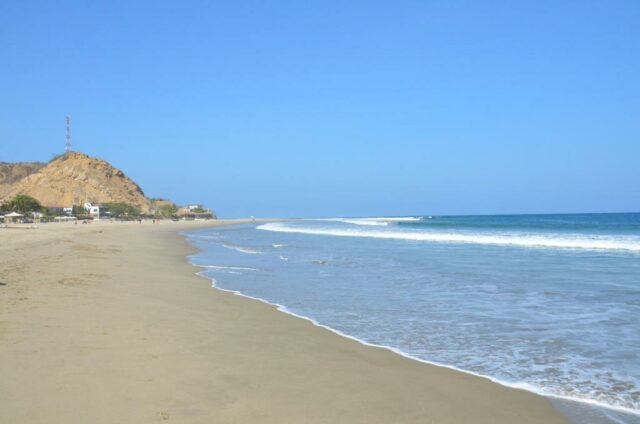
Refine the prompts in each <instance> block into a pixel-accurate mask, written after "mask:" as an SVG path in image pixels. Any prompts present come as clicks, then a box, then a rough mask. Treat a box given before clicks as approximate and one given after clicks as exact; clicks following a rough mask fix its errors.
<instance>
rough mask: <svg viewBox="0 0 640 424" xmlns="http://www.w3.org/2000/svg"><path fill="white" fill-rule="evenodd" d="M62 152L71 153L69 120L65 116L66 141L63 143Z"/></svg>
mask: <svg viewBox="0 0 640 424" xmlns="http://www.w3.org/2000/svg"><path fill="white" fill-rule="evenodd" d="M64 151H65V152H66V153H69V152H70V151H71V118H69V117H68V116H67V141H66V143H64Z"/></svg>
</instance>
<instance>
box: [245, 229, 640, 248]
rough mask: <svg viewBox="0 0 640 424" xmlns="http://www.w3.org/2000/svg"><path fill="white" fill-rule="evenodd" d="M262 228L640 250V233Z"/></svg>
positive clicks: (367, 235) (305, 232) (416, 238)
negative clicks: (639, 234) (625, 234)
mask: <svg viewBox="0 0 640 424" xmlns="http://www.w3.org/2000/svg"><path fill="white" fill-rule="evenodd" d="M257 228H258V229H259V230H266V231H275V232H282V233H300V234H312V235H323V236H336V237H365V238H379V239H394V240H412V241H428V242H438V243H468V244H481V245H498V246H517V247H539V248H556V249H586V250H624V251H631V252H640V237H635V236H605V235H603V236H596V235H584V234H540V233H456V232H427V231H420V232H417V231H415V232H410V231H385V230H361V229H337V228H313V227H292V226H287V225H285V224H283V223H268V224H263V225H260V226H258V227H257Z"/></svg>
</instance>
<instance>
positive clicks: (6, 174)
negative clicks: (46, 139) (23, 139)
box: [0, 162, 45, 193]
mask: <svg viewBox="0 0 640 424" xmlns="http://www.w3.org/2000/svg"><path fill="white" fill-rule="evenodd" d="M44 166H45V164H44V163H42V162H16V163H6V162H0V193H1V192H2V189H3V188H5V189H6V188H7V187H9V186H10V185H11V184H14V183H15V182H16V181H19V180H21V179H23V178H24V177H26V176H27V175H31V174H33V173H34V172H37V171H39V170H40V169H41V168H42V167H44Z"/></svg>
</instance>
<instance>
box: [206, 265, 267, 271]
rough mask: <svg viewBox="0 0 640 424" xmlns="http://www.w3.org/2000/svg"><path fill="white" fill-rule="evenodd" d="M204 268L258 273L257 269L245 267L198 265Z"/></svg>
mask: <svg viewBox="0 0 640 424" xmlns="http://www.w3.org/2000/svg"><path fill="white" fill-rule="evenodd" d="M198 266H200V267H202V268H209V269H220V270H231V271H258V269H257V268H249V267H244V266H221V265H198Z"/></svg>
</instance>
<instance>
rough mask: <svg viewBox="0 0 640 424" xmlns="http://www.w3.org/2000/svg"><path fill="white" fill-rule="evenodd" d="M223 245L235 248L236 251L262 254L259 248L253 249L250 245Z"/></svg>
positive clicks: (227, 247)
mask: <svg viewBox="0 0 640 424" xmlns="http://www.w3.org/2000/svg"><path fill="white" fill-rule="evenodd" d="M222 247H224V248H226V249H231V250H235V251H236V252H242V253H249V254H251V255H260V254H262V252H261V251H259V250H256V249H251V248H249V247H243V246H236V245H233V244H223V245H222Z"/></svg>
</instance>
